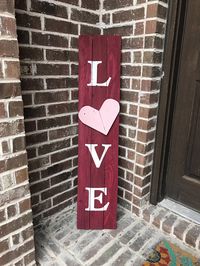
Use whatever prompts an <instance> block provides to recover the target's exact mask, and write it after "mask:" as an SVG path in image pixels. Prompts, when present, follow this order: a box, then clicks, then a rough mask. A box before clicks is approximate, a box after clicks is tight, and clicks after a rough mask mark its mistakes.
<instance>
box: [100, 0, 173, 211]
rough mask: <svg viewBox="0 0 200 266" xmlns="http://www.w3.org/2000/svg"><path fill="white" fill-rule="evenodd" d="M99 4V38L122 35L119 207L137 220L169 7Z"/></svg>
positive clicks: (145, 194) (144, 201) (110, 0)
mask: <svg viewBox="0 0 200 266" xmlns="http://www.w3.org/2000/svg"><path fill="white" fill-rule="evenodd" d="M133 3H134V4H133ZM101 4H102V11H101V26H102V28H103V33H104V34H119V35H122V64H121V115H120V140H119V203H120V204H121V205H122V206H123V207H124V208H126V209H128V210H130V211H132V212H133V213H135V214H137V215H140V214H141V210H142V209H143V208H144V207H145V206H146V205H148V204H149V195H150V185H151V183H150V180H151V174H152V165H153V153H154V142H155V131H156V120H157V109H158V101H159V91H160V83H161V79H162V74H163V73H162V58H163V49H164V38H165V26H166V16H167V7H168V5H167V0H166V1H165V0H156V1H147V0H134V1H132V0H123V1H115V0H104V1H102V3H101Z"/></svg>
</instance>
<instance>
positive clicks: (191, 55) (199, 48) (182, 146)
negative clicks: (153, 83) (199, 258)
mask: <svg viewBox="0 0 200 266" xmlns="http://www.w3.org/2000/svg"><path fill="white" fill-rule="evenodd" d="M177 75H178V81H177V86H176V88H173V89H176V94H175V104H174V111H173V120H172V130H171V141H170V152H169V159H168V160H169V161H168V168H167V178H166V196H167V197H169V198H172V199H174V200H175V201H177V202H179V203H182V204H183V205H186V206H188V207H190V208H192V209H194V210H197V211H199V212H200V1H199V0H190V1H187V7H186V15H185V22H184V30H183V37H182V45H181V57H180V63H179V67H178V71H177Z"/></svg>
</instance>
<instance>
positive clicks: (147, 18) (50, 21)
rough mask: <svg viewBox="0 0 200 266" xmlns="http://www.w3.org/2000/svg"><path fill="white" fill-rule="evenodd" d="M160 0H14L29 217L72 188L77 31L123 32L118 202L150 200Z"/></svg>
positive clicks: (163, 8)
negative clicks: (27, 172) (23, 113)
mask: <svg viewBox="0 0 200 266" xmlns="http://www.w3.org/2000/svg"><path fill="white" fill-rule="evenodd" d="M166 13H167V0H154V1H147V0H95V1H88V0H59V1H55V0H48V1H46V0H43V1H39V0H16V18H17V26H18V41H19V46H20V61H21V80H22V94H23V101H24V106H25V109H24V110H25V126H26V144H27V151H28V164H29V178H30V183H31V193H32V205H33V214H34V222H35V225H37V224H39V223H40V221H41V219H43V218H46V217H47V216H49V215H51V214H53V213H55V212H58V211H60V210H62V209H63V208H64V207H67V206H68V205H71V204H73V203H74V202H75V201H76V195H77V123H78V122H77V101H78V49H77V48H78V47H77V40H78V35H80V34H100V33H101V34H119V35H121V36H122V66H121V72H122V73H121V114H120V119H121V120H120V121H121V123H120V147H119V149H120V157H119V204H121V205H122V206H123V207H125V208H127V209H128V210H130V211H132V212H135V213H137V214H139V212H140V210H141V209H142V208H143V207H145V206H146V205H147V203H148V201H149V190H150V177H151V171H152V163H153V148H154V141H155V139H154V138H155V129H156V117H157V107H158V99H159V88H160V81H161V78H162V56H163V45H164V33H165V25H166Z"/></svg>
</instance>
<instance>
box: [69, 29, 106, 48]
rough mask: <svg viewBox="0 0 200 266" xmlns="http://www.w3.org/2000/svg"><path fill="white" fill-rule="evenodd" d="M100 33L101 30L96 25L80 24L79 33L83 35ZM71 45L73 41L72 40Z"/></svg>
mask: <svg viewBox="0 0 200 266" xmlns="http://www.w3.org/2000/svg"><path fill="white" fill-rule="evenodd" d="M100 33H101V30H100V29H99V28H97V27H92V26H91V27H90V26H86V25H81V34H82V35H83V34H84V35H87V34H92V35H98V34H100ZM73 46H75V45H74V42H73Z"/></svg>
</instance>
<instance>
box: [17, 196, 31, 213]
mask: <svg viewBox="0 0 200 266" xmlns="http://www.w3.org/2000/svg"><path fill="white" fill-rule="evenodd" d="M30 209H31V200H30V198H28V199H25V200H23V201H20V203H19V211H20V213H23V212H26V211H28V210H30Z"/></svg>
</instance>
